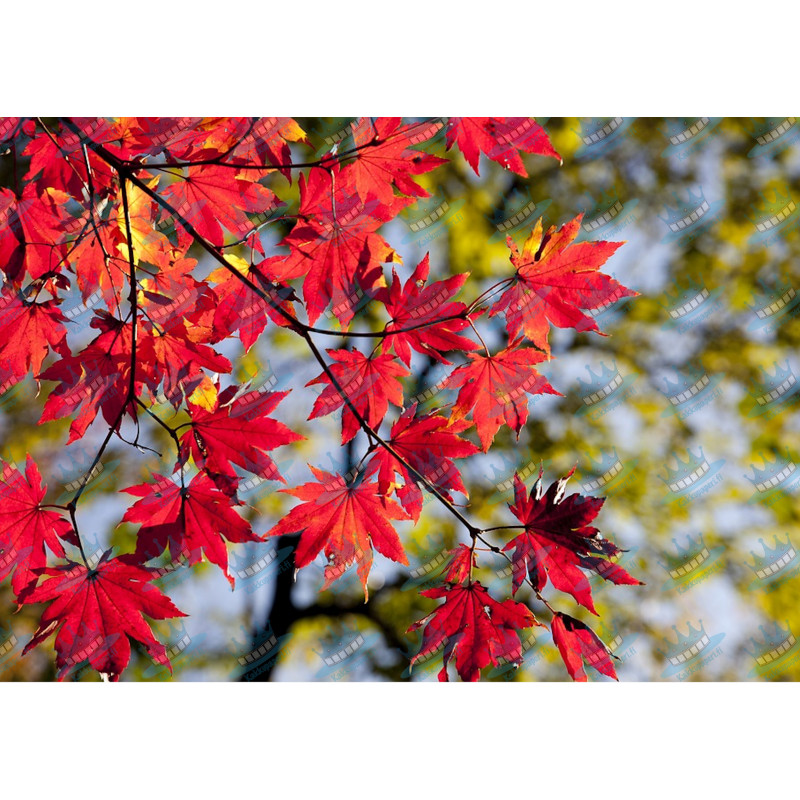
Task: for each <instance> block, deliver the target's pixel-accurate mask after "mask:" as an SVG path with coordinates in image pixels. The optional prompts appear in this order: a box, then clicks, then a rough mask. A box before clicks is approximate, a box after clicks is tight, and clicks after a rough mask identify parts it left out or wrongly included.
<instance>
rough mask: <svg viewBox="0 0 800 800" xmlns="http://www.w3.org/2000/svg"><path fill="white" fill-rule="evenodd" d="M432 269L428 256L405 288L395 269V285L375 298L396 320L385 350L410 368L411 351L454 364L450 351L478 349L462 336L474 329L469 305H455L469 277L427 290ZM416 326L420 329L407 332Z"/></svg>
mask: <svg viewBox="0 0 800 800" xmlns="http://www.w3.org/2000/svg"><path fill="white" fill-rule="evenodd" d="M429 269H430V263H429V254H428V253H426V254H425V257H424V258H423V259H422V261H420V262H419V264H418V265H417V268H416V269H415V270H414V273H413V275H412V276H411V277H410V278H409V279H408V280H407V281H406V283H405V285H404V286H402V287H401V285H400V281H399V280H398V278H397V273H396V272H395V270H394V269H392V285H391V286H390V287H389V288H388V289H383V288H382V289H379V290H378V292H377V293H376V295H375V298H376V299H377V300H380V301H381V302H382V303H383V304H384V305H385V306H386V310H387V312H388V313H389V316H390V317H391V318H392V321H391V322H390V323H389V324H388V325H387V326H386V332H387V333H388V334H390V335H389V336H387V337H386V338H385V339H384V341H383V345H382V346H383V348H384V349H387V348H389V347H392V348H394V351H395V353H397V355H398V357H399V358H400V359H401V360H402V361H403V362H404V363H405V364H406V365H409V364H411V348H413V349H414V350H416V351H417V352H418V353H422V354H423V355H427V356H430V357H431V358H434V359H436V360H437V361H440V362H441V363H443V364H450V363H451V362H450V361H448V360H447V359H446V358H445V357H444V355H443V353H446V352H448V351H449V350H475V349H476V348H477V347H478V345H477V344H475V342H473V341H472V340H471V339H468V338H467V337H466V336H462V335H461V333H459V331H463V330H464V329H465V328H468V327H470V324H469V321H468V320H467V319H466V311H467V306H466V304H465V303H461V302H452V301H451V298H452V297H453V295H455V294H456V292H458V290H459V289H460V288H461V287H462V286H463V285H464V281H465V280H466V279H467V278H468V277H469V273H466V272H465V273H462V274H461V275H453V276H452V277H450V278H447V279H446V280H443V281H436V282H435V283H432V284H431V285H430V286H425V282H426V281H427V280H428V272H429ZM416 326H420V327H417V329H416V330H405V329H406V328H413V327H416ZM421 326H424V327H421Z"/></svg>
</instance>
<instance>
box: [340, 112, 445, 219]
mask: <svg viewBox="0 0 800 800" xmlns="http://www.w3.org/2000/svg"><path fill="white" fill-rule="evenodd" d="M400 123H401V119H400V117H379V118H378V119H376V120H375V121H374V122H373V121H372V120H371V119H370V118H369V117H361V118H360V119H358V120H357V121H356V122H354V123H353V124H352V125H351V128H352V131H353V141H354V143H355V146H356V148H357V149H358V153H356V154H355V160H354V161H351V162H350V163H349V164H348V165H347V170H348V171H349V172H350V175H349V178H350V180H352V181H353V183H354V184H355V187H356V191H357V192H358V196H359V197H360V198H361V200H362V201H364V202H366V201H367V200H368V199H369V198H370V196H372V197H375V198H376V199H377V200H378V202H380V203H392V202H393V200H394V192H393V191H392V187H393V186H394V187H396V188H397V190H398V191H399V192H400V193H401V194H405V195H411V196H412V197H430V194H429V193H428V192H427V191H426V190H425V189H423V188H422V187H421V186H420V185H419V184H418V183H415V182H414V180H413V179H412V178H411V176H412V175H421V174H422V173H424V172H430V171H431V170H432V169H436V167H438V166H439V165H440V164H446V163H447V159H446V158H439V157H437V156H432V155H429V154H427V153H420V152H419V151H417V150H410V149H409V145H410V144H412V143H414V144H416V143H418V142H420V141H424V140H423V139H419V138H418V137H415V138H414V140H413V142H412V139H411V136H412V135H413V134H415V133H419V132H420V131H421V128H422V126H420V125H419V124H416V125H403V126H402V127H401V126H400ZM425 130H426V132H427V136H426V138H430V137H431V136H433V135H434V134H435V133H436V130H437V128H436V127H435V126H432V125H425Z"/></svg>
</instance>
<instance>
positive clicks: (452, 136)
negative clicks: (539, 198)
mask: <svg viewBox="0 0 800 800" xmlns="http://www.w3.org/2000/svg"><path fill="white" fill-rule="evenodd" d="M446 136H447V149H448V150H449V149H450V148H451V147H452V146H453V145H454V144H457V145H458V148H459V150H461V152H462V153H463V154H464V158H466V159H467V163H468V164H469V165H470V166H471V167H472V169H474V170H475V174H476V175H478V174H480V173H479V172H478V161H479V160H480V155H481V153H484V154H485V155H487V156H488V157H489V158H491V159H492V161H496V162H497V163H498V164H500V166H502V167H505V168H506V169H510V170H512V171H513V172H516V173H517V175H521V176H522V177H523V178H527V177H528V173H527V172H526V171H525V166H524V165H523V163H522V159H521V158H520V157H519V153H518V152H517V151H519V150H521V151H522V152H523V153H533V154H535V155H540V156H550V157H552V158H557V159H558V160H559V161H561V156H560V155H559V154H558V153H557V152H556V151H555V150H554V149H553V145H552V144H551V143H550V137H549V136H548V135H547V133H546V132H545V130H544V128H543V127H542V126H541V125H539V123H538V122H536V120H534V119H532V118H530V117H450V118H449V119H448V121H447V131H446Z"/></svg>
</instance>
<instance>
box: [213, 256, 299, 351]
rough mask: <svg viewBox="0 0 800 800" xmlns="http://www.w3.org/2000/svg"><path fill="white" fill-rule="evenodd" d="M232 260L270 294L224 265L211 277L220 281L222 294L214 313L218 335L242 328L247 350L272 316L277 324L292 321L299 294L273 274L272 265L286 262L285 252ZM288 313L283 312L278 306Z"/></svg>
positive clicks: (224, 334)
mask: <svg viewBox="0 0 800 800" xmlns="http://www.w3.org/2000/svg"><path fill="white" fill-rule="evenodd" d="M229 260H230V261H232V262H233V263H232V266H233V267H234V268H236V269H237V270H239V272H240V273H241V274H242V275H244V277H246V278H248V279H249V280H250V281H252V282H253V283H254V284H255V285H256V286H258V287H259V288H260V289H261V290H262V291H263V293H264V294H265V295H266V296H267V297H268V298H269V299H268V300H265V299H264V298H263V297H260V296H259V295H258V294H256V292H254V291H253V290H252V289H251V288H250V287H249V286H247V285H246V284H245V283H244V282H243V281H242V280H240V278H239V277H238V276H236V275H233V274H231V273H230V272H229V271H228V270H226V269H225V268H224V267H220V268H219V269H217V270H215V271H214V272H212V273H211V275H210V276H209V280H211V281H214V282H215V283H216V286H215V289H214V291H215V293H216V295H217V297H218V300H217V303H216V311H215V314H214V328H215V331H216V337H217V338H219V339H225V338H227V337H228V336H230V335H231V334H232V333H234V332H235V331H239V337H240V338H241V340H242V344H243V345H244V348H245V350H249V349H250V348H251V347H252V346H253V344H254V343H255V341H256V339H257V338H258V337H259V336H260V335H261V333H262V332H263V330H264V328H265V327H266V325H267V319H268V318H269V319H271V320H272V321H273V322H274V323H275V324H276V325H281V326H287V325H290V324H291V323H290V321H289V320H288V319H287V316H286V315H288V316H289V317H291V318H293V317H295V312H294V308H293V306H292V302H293V301H295V300H298V299H299V298H298V297H297V295H295V293H294V289H292V288H291V287H289V286H285V285H283V284H281V283H280V282H278V281H277V280H276V278H275V276H274V275H273V274H272V271H271V266H272V265H274V264H279V263H281V262H283V260H284V259H283V257H282V256H274V257H273V258H267V259H264V260H263V261H261V262H259V263H258V264H247V263H246V262H243V261H241V260H234V259H233V258H230V257H229ZM240 268H241V269H240ZM279 308H280V309H281V310H282V311H283V312H284V313H281V311H279V310H278V309H279Z"/></svg>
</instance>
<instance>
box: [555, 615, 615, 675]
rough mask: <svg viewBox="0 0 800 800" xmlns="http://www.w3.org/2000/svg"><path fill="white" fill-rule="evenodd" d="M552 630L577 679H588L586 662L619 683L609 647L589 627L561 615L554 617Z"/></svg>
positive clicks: (572, 673) (565, 661)
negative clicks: (584, 664)
mask: <svg viewBox="0 0 800 800" xmlns="http://www.w3.org/2000/svg"><path fill="white" fill-rule="evenodd" d="M551 629H552V633H553V641H554V642H555V643H556V646H557V647H558V652H559V653H560V654H561V658H562V659H563V660H564V664H565V665H566V667H567V672H569V674H570V677H571V678H572V679H573V680H576V681H586V680H588V678H587V677H586V671H585V670H584V668H583V661H582V659H585V660H586V661H587V663H588V664H589V666H590V667H594V668H595V669H596V670H597V671H598V672H601V673H602V674H603V675H607V676H608V677H609V678H614V680H618V679H617V672H616V670H615V669H614V662H613V661H612V660H611V659H612V656H611V654H610V653H609V651H608V648H607V647H606V646H605V645H604V644H603V643H602V642H601V641H600V639H599V638H598V637H597V635H596V634H595V633H594V631H593V630H592V629H591V628H590V627H589V626H588V625H584V623H583V622H580V621H579V620H577V619H573V618H572V617H570V616H569V615H567V614H561V613H557V614H556V615H555V616H554V617H553V622H552V623H551Z"/></svg>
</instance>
